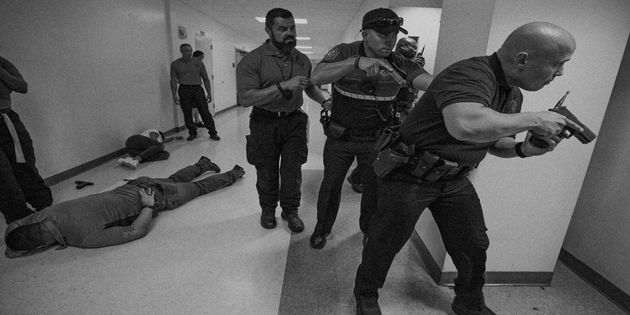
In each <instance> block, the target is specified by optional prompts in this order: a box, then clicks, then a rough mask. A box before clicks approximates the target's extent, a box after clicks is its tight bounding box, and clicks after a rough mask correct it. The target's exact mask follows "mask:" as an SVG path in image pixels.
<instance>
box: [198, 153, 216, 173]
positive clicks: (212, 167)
mask: <svg viewBox="0 0 630 315" xmlns="http://www.w3.org/2000/svg"><path fill="white" fill-rule="evenodd" d="M196 164H198V165H200V166H201V169H202V170H203V171H204V172H207V171H213V172H215V173H221V168H220V167H219V165H217V164H216V163H214V162H212V161H210V159H209V158H207V157H205V156H202V157H200V158H199V161H197V163H196Z"/></svg>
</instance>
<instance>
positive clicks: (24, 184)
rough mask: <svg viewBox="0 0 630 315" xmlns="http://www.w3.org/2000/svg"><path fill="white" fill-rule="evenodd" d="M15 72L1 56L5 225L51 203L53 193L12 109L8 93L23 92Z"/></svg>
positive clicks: (0, 207) (0, 189)
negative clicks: (38, 167) (31, 207)
mask: <svg viewBox="0 0 630 315" xmlns="http://www.w3.org/2000/svg"><path fill="white" fill-rule="evenodd" d="M27 91H28V85H27V83H26V81H24V78H23V77H22V74H20V72H19V71H18V69H17V68H16V67H15V66H14V65H13V64H12V63H11V62H10V61H8V60H6V59H4V58H3V57H2V56H0V116H1V117H0V211H1V212H2V214H3V215H4V219H5V220H6V222H7V224H8V223H11V222H13V221H14V220H17V219H20V218H23V217H25V216H28V215H30V214H32V213H33V211H32V210H31V209H30V208H29V207H28V205H27V204H26V203H27V202H28V203H29V204H30V205H31V206H33V208H35V209H36V210H41V209H43V208H45V207H48V206H50V205H51V204H52V201H53V200H52V193H51V191H50V188H48V186H47V185H46V183H44V179H43V178H42V177H41V175H39V171H37V167H35V150H34V149H33V140H32V139H31V136H30V135H29V133H28V131H27V130H26V127H24V124H23V123H22V121H21V120H20V116H18V114H17V113H16V112H14V111H13V110H12V109H11V93H12V92H18V93H26V92H27Z"/></svg>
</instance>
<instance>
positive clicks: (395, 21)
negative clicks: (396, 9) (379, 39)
mask: <svg viewBox="0 0 630 315" xmlns="http://www.w3.org/2000/svg"><path fill="white" fill-rule="evenodd" d="M403 22H404V19H403V18H401V17H397V18H389V19H388V18H382V17H381V18H378V19H374V20H369V21H367V22H365V24H363V29H366V28H368V27H385V26H402V25H403Z"/></svg>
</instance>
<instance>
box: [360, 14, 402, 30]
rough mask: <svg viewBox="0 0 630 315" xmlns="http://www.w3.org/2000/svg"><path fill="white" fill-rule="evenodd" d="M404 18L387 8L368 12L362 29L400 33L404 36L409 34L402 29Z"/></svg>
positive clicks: (364, 17)
mask: <svg viewBox="0 0 630 315" xmlns="http://www.w3.org/2000/svg"><path fill="white" fill-rule="evenodd" d="M402 24H403V18H401V17H398V15H397V14H396V13H395V12H394V11H392V10H390V9H387V8H378V9H374V10H371V11H368V13H366V14H365V15H364V16H363V23H362V24H361V25H362V26H361V29H362V30H366V29H373V30H375V31H377V32H379V33H383V34H389V33H391V32H395V31H400V32H401V33H403V34H405V35H406V34H407V30H406V29H404V28H402V27H401V26H402Z"/></svg>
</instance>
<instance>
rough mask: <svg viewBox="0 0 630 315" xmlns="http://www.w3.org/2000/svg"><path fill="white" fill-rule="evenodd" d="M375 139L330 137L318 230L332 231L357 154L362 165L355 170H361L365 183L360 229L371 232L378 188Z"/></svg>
mask: <svg viewBox="0 0 630 315" xmlns="http://www.w3.org/2000/svg"><path fill="white" fill-rule="evenodd" d="M375 140H376V139H374V140H373V141H352V140H338V139H333V138H328V139H327V140H326V144H325V145H324V178H323V179H322V183H321V185H320V187H319V196H318V198H317V225H316V226H315V232H316V233H321V234H325V233H330V231H331V229H332V227H333V224H334V223H335V219H336V218H337V213H338V212H339V203H340V201H341V188H342V186H343V182H344V180H345V178H346V174H347V173H348V169H349V168H350V166H351V165H352V162H353V160H354V158H355V157H356V159H357V163H358V166H357V168H356V169H355V170H360V171H359V175H360V176H361V179H360V180H359V182H360V183H361V184H362V185H363V194H362V195H361V212H360V213H361V214H360V217H359V228H360V229H361V231H363V232H367V231H368V225H369V222H370V218H371V216H372V214H373V213H374V212H375V211H376V204H377V190H376V174H374V169H373V168H372V164H374V159H375V157H376V152H375V151H374V143H375Z"/></svg>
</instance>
